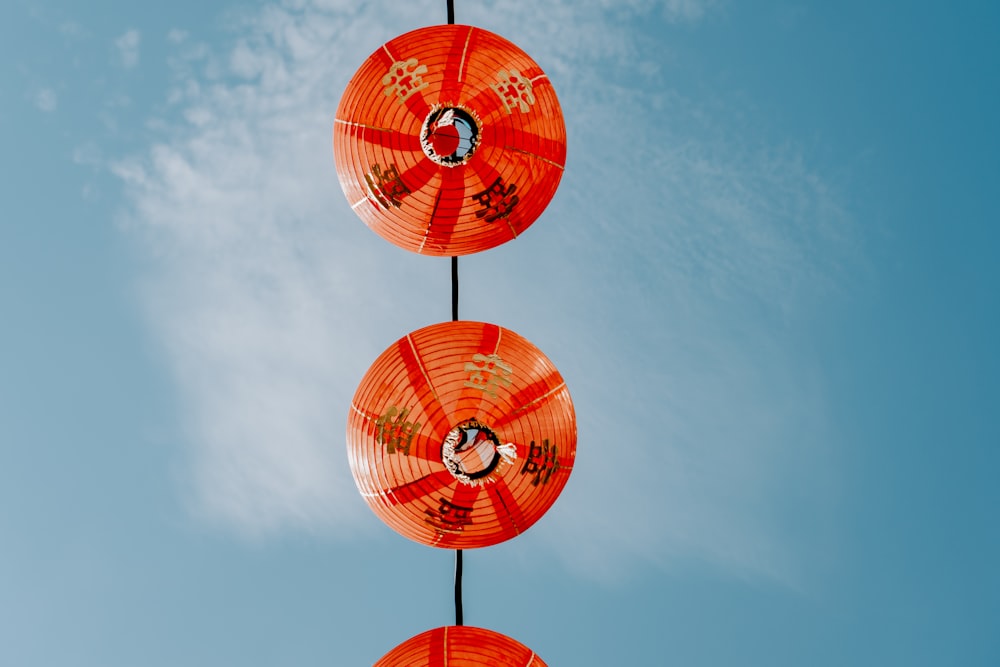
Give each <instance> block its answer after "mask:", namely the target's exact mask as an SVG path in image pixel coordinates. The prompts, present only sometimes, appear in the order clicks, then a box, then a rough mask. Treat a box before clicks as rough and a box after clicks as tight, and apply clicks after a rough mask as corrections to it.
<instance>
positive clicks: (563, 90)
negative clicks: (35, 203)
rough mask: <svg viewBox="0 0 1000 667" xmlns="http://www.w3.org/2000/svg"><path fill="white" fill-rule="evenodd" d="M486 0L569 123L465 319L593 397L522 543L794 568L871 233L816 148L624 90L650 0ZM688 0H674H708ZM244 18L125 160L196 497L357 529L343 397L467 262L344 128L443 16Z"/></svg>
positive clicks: (400, 10) (668, 97) (120, 167)
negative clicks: (750, 135) (352, 180)
mask: <svg viewBox="0 0 1000 667" xmlns="http://www.w3.org/2000/svg"><path fill="white" fill-rule="evenodd" d="M478 4H479V3H477V7H470V8H469V9H468V14H469V15H468V16H460V17H459V19H460V21H462V22H466V23H474V24H478V25H482V26H483V27H485V28H487V29H491V30H494V31H496V32H499V33H500V34H503V35H505V36H507V37H508V38H511V39H512V40H513V41H515V42H517V43H519V45H521V46H522V47H523V48H525V50H527V51H528V52H529V53H530V54H532V55H533V56H534V57H535V59H536V60H538V61H539V62H540V63H541V64H542V66H543V67H545V68H546V69H547V70H548V71H549V73H550V75H551V77H552V78H553V81H554V82H555V83H556V87H557V91H558V92H559V93H560V99H561V101H562V103H563V106H564V109H565V111H566V116H567V123H568V129H569V134H570V142H571V143H570V150H569V165H568V168H567V172H566V175H565V177H564V182H563V185H562V187H561V189H560V191H559V193H558V194H557V196H556V200H555V201H554V202H553V204H552V206H551V207H550V209H549V210H548V211H547V212H546V213H545V215H544V216H543V217H542V218H541V219H540V220H539V222H538V223H536V224H535V226H534V227H532V228H531V229H530V230H529V231H528V232H527V233H526V234H525V235H524V236H523V237H522V238H521V239H519V240H517V241H515V242H514V243H511V244H508V245H506V246H503V247H502V248H498V249H496V250H493V251H490V252H488V253H484V254H482V255H477V256H474V257H470V258H468V259H465V260H463V261H462V266H463V292H462V294H463V304H462V308H463V313H462V314H463V317H467V318H470V319H483V320H489V321H494V322H498V323H500V324H503V325H505V326H509V327H510V328H512V329H514V330H516V331H519V332H520V333H522V334H523V335H525V336H526V337H528V338H529V339H531V340H533V342H535V343H536V344H538V345H539V347H540V348H541V349H542V350H543V351H545V352H546V353H547V354H549V356H551V357H552V359H553V360H554V361H555V362H556V364H557V365H558V366H559V368H560V370H561V371H562V373H563V374H564V376H565V377H566V378H567V380H568V382H569V384H570V388H571V391H572V392H573V395H574V399H575V402H576V405H577V413H578V416H579V419H580V436H581V438H580V449H579V454H578V462H577V467H576V470H575V472H574V474H573V477H572V479H571V481H570V484H569V486H568V487H567V490H566V492H565V495H564V498H563V499H561V500H560V502H559V503H557V505H556V506H555V508H554V509H553V511H552V514H551V516H549V517H546V519H545V520H544V525H545V528H544V530H540V531H538V532H537V534H536V533H535V532H532V533H529V534H531V535H535V537H533V538H532V539H537V540H539V541H542V542H547V543H549V544H550V545H551V548H552V549H553V550H554V551H555V552H557V553H559V554H561V555H562V556H563V557H565V559H566V561H567V562H570V563H572V564H573V565H574V566H576V567H579V568H580V569H581V571H582V572H586V573H590V574H595V573H596V574H598V575H602V576H603V575H609V576H610V575H611V574H613V572H614V571H616V570H619V569H621V567H622V564H623V563H646V564H652V565H653V566H663V567H669V566H671V565H672V564H674V563H677V562H683V561H685V560H707V561H710V562H712V563H715V564H716V565H717V566H719V567H721V568H723V569H726V570H729V571H734V572H738V573H741V574H747V575H754V576H768V577H773V578H776V579H779V580H782V581H786V582H790V581H794V580H795V579H796V576H797V574H796V569H797V567H798V564H799V561H800V560H801V553H800V546H801V545H800V544H799V541H800V540H801V538H800V537H796V536H795V535H794V534H793V533H794V530H793V529H792V528H790V526H792V525H795V526H798V524H797V523H795V521H792V520H790V519H789V518H788V517H787V516H785V514H786V512H785V510H784V509H783V508H784V507H785V503H786V502H787V501H788V499H789V498H790V497H792V496H795V497H796V498H799V500H800V502H798V505H797V506H798V507H800V508H801V511H802V512H806V513H807V514H809V518H810V519H811V520H815V519H816V518H817V517H818V516H819V515H820V514H821V512H822V497H816V496H807V498H806V499H805V500H802V499H801V498H800V497H799V495H801V494H799V495H796V494H798V493H799V491H798V489H799V488H800V486H799V485H800V484H801V483H802V480H810V481H811V482H813V483H814V486H815V487H819V486H821V485H822V484H823V483H825V481H828V477H827V475H828V474H829V473H828V471H825V470H824V469H823V468H824V464H825V462H826V451H825V450H824V446H825V445H827V444H828V443H829V440H830V438H831V437H832V434H831V431H830V426H829V424H827V422H826V414H825V408H824V402H823V394H822V378H821V377H819V376H818V372H817V370H816V369H815V367H814V365H813V364H811V363H810V359H809V357H808V355H807V354H806V353H805V352H803V351H802V350H801V349H800V348H801V345H798V344H797V341H796V338H795V335H794V330H795V328H796V324H798V323H799V320H800V319H802V318H807V317H808V313H809V311H810V306H809V304H810V303H811V302H812V301H813V300H815V299H817V298H823V297H824V296H828V295H830V294H832V293H834V292H835V291H836V289H837V283H838V280H839V278H838V276H839V269H838V266H837V261H838V258H841V259H843V258H845V257H847V256H849V254H850V250H849V247H848V246H849V244H847V243H846V242H845V239H846V238H849V233H848V232H847V231H845V230H846V217H845V216H844V215H843V213H842V212H841V211H840V209H839V207H838V205H837V201H836V197H835V196H834V195H832V194H831V193H830V192H828V187H827V186H826V185H825V184H824V182H823V180H822V179H821V178H820V177H818V176H817V175H816V174H814V173H812V172H811V171H810V169H809V167H808V165H807V160H806V159H804V158H803V157H802V156H801V155H800V154H799V153H798V152H797V151H796V150H794V149H792V148H787V147H785V148H781V147H770V148H768V147H766V144H764V146H765V147H763V148H761V147H760V146H761V145H762V144H761V142H760V141H755V142H753V144H752V145H753V147H751V144H749V143H744V142H741V141H740V140H739V138H738V137H739V133H738V132H735V131H733V130H732V129H730V128H727V126H726V124H725V122H724V121H723V120H718V119H716V120H713V119H712V117H711V116H710V115H706V113H705V112H704V110H703V109H701V108H699V107H698V105H696V104H694V103H692V102H690V101H687V100H684V99H682V98H680V97H679V96H677V95H676V94H673V93H671V92H670V91H669V90H667V89H663V88H657V87H650V86H648V85H634V86H630V85H629V83H628V82H627V81H626V82H624V83H619V84H612V83H611V82H609V80H608V76H607V75H608V68H609V67H610V68H612V69H613V68H614V67H617V66H619V65H625V64H628V63H632V62H634V59H635V58H636V57H640V56H641V55H642V54H641V53H639V52H638V51H637V49H638V48H639V47H638V46H637V45H636V44H635V42H634V40H633V39H632V32H631V25H632V24H631V23H630V22H629V21H630V20H633V19H635V18H636V17H638V18H640V19H641V18H643V17H644V16H646V14H648V13H649V12H650V11H652V4H650V3H633V4H632V5H629V6H627V7H625V8H624V10H623V9H622V8H618V9H615V10H614V11H616V12H621V11H629V12H633V15H632V16H631V18H630V19H629V20H624V19H622V20H619V21H618V22H609V21H608V16H609V14H608V12H609V11H612V10H611V9H609V7H607V6H605V5H606V4H607V3H601V2H596V3H569V2H565V3H549V4H547V5H545V6H544V7H542V6H536V5H528V6H525V5H524V4H523V3H519V4H517V5H515V4H514V3H509V2H502V1H498V2H495V3H492V4H490V5H489V6H488V7H481V8H480V7H478ZM647 5H649V6H647ZM668 5H669V6H668V10H669V11H672V12H674V13H675V14H677V16H675V17H668V18H671V20H673V19H676V18H679V17H681V18H682V16H681V15H682V14H683V15H684V17H686V20H694V19H697V18H698V17H699V16H701V15H702V14H700V13H698V12H702V13H703V12H704V11H705V9H706V8H708V7H710V5H709V4H706V3H686V2H678V3H668ZM675 6H676V7H675ZM671 7H673V9H670V8H671ZM696 9H697V11H696ZM463 10H464V7H463ZM442 13H443V10H442ZM442 18H443V16H442ZM569 19H572V20H569ZM242 21H243V25H244V26H245V27H244V29H243V31H242V33H241V34H242V37H240V38H239V39H238V40H237V41H236V43H234V44H233V45H232V47H231V48H229V49H227V50H226V51H225V52H213V51H211V50H210V49H208V48H206V47H204V46H203V45H201V46H197V47H195V46H194V45H192V44H191V40H190V39H187V40H183V45H181V46H179V47H178V48H179V49H181V48H182V49H183V50H184V53H185V54H187V55H186V56H183V57H182V56H179V57H178V59H177V60H176V61H175V64H176V66H177V67H178V68H179V70H178V71H179V72H183V76H182V78H183V79H184V82H183V83H182V84H179V85H178V87H177V88H176V89H175V90H174V91H172V92H171V94H170V100H171V104H172V106H171V109H172V110H173V111H172V112H171V113H172V114H174V115H171V116H170V117H168V118H163V119H159V120H158V121H157V122H156V123H155V126H156V127H159V128H161V131H162V133H163V134H162V140H160V141H158V142H157V143H156V145H154V146H152V147H151V149H150V150H149V152H148V154H146V155H141V156H136V157H133V158H129V159H123V160H120V161H118V162H117V163H116V167H115V169H116V172H117V173H118V174H119V175H120V176H121V178H122V179H123V180H124V182H125V183H126V186H127V190H128V192H129V193H130V196H131V206H130V210H129V212H128V215H127V218H126V229H127V230H128V232H129V233H130V234H131V235H132V237H133V238H135V239H136V240H137V242H138V243H139V244H140V247H141V248H142V250H143V252H144V253H146V257H147V258H148V262H149V266H150V267H151V268H150V273H149V275H148V276H147V277H146V278H145V281H144V288H143V292H142V293H143V295H144V306H145V308H146V309H147V312H148V315H149V321H150V324H151V327H152V330H153V332H154V333H155V335H156V336H157V337H158V339H159V340H160V341H161V343H162V345H163V349H164V351H165V353H166V355H167V357H168V359H169V361H170V366H171V368H172V369H173V372H174V375H175V378H176V382H177V386H178V388H179V392H180V396H181V401H182V406H183V415H182V416H183V420H184V424H185V427H186V429H187V432H188V434H189V436H190V441H191V443H192V447H191V459H192V464H191V465H192V471H193V472H192V475H191V489H190V490H191V498H192V506H193V508H195V510H196V511H198V512H199V513H204V514H205V515H206V516H208V517H210V518H211V519H212V520H216V521H220V522H222V523H223V524H225V525H230V526H236V527H237V528H238V529H239V530H241V531H244V532H246V533H249V534H254V535H267V534H271V533H274V532H280V531H284V530H309V531H327V530H330V529H332V528H338V529H342V528H344V527H350V528H352V529H356V530H364V527H365V526H366V525H368V524H370V522H374V521H375V519H374V518H373V517H372V516H371V515H370V513H369V512H368V511H367V509H365V508H364V506H363V504H362V503H361V501H360V499H359V498H358V497H357V494H356V492H355V489H354V485H353V482H352V480H351V479H350V473H349V471H348V469H347V462H346V456H345V451H344V444H343V441H344V436H343V433H344V422H345V416H346V406H347V405H348V402H349V400H350V396H351V395H352V394H353V391H354V388H355V386H356V384H357V382H358V380H359V379H360V377H361V375H362V374H363V372H364V370H365V369H366V368H367V366H368V364H369V363H370V362H371V361H372V360H374V358H375V357H376V356H377V354H378V353H379V352H381V350H382V349H383V348H384V347H385V346H387V345H388V344H389V343H391V342H392V341H393V340H395V339H396V338H398V337H399V336H401V335H402V334H404V333H406V332H407V331H409V330H412V329H415V328H417V327H420V326H423V325H426V324H429V323H432V322H436V321H441V320H444V319H447V318H448V293H447V289H448V288H447V266H446V263H442V261H438V260H434V259H429V258H424V257H416V256H412V255H409V254H407V253H405V252H403V251H401V250H398V249H396V248H395V247H393V246H390V245H388V244H386V243H385V242H384V241H382V240H381V239H379V238H377V237H376V236H375V235H374V234H371V232H369V231H368V230H367V229H366V228H365V227H364V225H363V224H362V223H361V222H360V221H359V220H357V219H356V218H355V216H354V215H353V213H352V212H351V211H350V209H349V207H348V205H347V203H346V202H345V201H344V200H343V196H342V194H341V193H340V189H339V186H338V185H337V181H336V176H335V171H334V165H333V159H332V155H331V150H330V132H331V125H332V120H333V114H334V111H335V109H336V107H337V103H338V101H339V95H340V93H341V92H342V91H343V88H344V86H345V85H346V83H347V81H348V79H349V78H350V76H351V75H352V74H353V72H354V70H355V69H356V67H357V66H358V65H359V64H360V63H361V61H362V60H363V59H364V58H365V57H367V55H368V54H369V53H370V52H372V51H373V50H375V48H377V46H378V45H379V44H381V43H382V42H384V41H385V40H387V39H389V38H391V37H393V36H395V35H396V34H399V33H402V32H405V31H407V30H410V29H413V28H415V27H418V26H421V25H426V24H427V23H428V20H427V8H426V7H424V6H422V5H419V3H383V2H377V3H367V4H365V5H362V6H358V5H357V3H347V2H337V1H327V2H311V3H310V2H295V3H292V2H289V3H286V4H280V5H270V6H266V7H264V8H263V9H262V10H260V12H259V13H255V14H251V15H246V16H243V17H242ZM556 24H558V25H559V26H560V29H559V31H558V34H559V36H560V38H559V40H553V39H551V35H552V34H556V33H554V32H552V28H553V27H554V26H555V25H556ZM582 46H586V48H585V49H582V50H581V47H582ZM647 74H650V72H647ZM640 83H641V82H640ZM664 117H670V118H674V119H677V120H678V121H680V122H677V123H674V124H670V125H668V124H665V123H663V122H662V118H664ZM680 127H683V128H684V129H683V131H681V130H680V129H678V128H680ZM540 284H543V285H545V289H544V290H540V289H538V285H540ZM790 521H791V523H790ZM807 523H808V522H807ZM813 523H815V521H813Z"/></svg>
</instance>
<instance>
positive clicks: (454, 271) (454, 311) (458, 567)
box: [447, 0, 463, 625]
mask: <svg viewBox="0 0 1000 667" xmlns="http://www.w3.org/2000/svg"><path fill="white" fill-rule="evenodd" d="M447 1H448V25H454V24H455V0H447ZM451 321H452V322H456V321H458V257H452V258H451ZM462 616H463V614H462V550H461V549H456V550H455V625H463V621H462Z"/></svg>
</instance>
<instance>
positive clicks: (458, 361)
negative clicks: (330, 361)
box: [347, 321, 576, 549]
mask: <svg viewBox="0 0 1000 667" xmlns="http://www.w3.org/2000/svg"><path fill="white" fill-rule="evenodd" d="M347 445H348V457H349V459H350V464H351V471H352V472H353V474H354V480H355V482H356V483H357V485H358V489H359V490H360V491H361V495H362V496H363V497H364V498H365V500H366V501H367V502H368V504H369V505H370V506H371V508H372V509H373V510H374V511H375V513H376V514H377V515H378V516H379V517H380V518H381V519H382V520H383V521H385V522H386V523H387V524H388V525H389V526H391V527H392V528H393V529H395V530H396V531H398V532H399V533H401V534H402V535H404V536H406V537H408V538H410V539H412V540H415V541H417V542H420V543H422V544H427V545H431V546H437V547H446V548H452V549H469V548H475V547H484V546H489V545H492V544H497V543H499V542H502V541H504V540H507V539H510V538H512V537H515V536H516V535H518V534H520V533H522V532H524V531H525V530H527V529H528V528H529V527H530V526H531V525H532V524H534V523H535V522H536V521H537V520H538V519H539V518H540V517H541V516H542V515H543V514H544V513H545V512H546V510H548V508H549V507H551V506H552V503H554V502H555V500H556V497H557V496H558V495H559V493H560V491H562V488H563V487H564V486H565V484H566V481H567V480H568V479H569V475H570V472H571V471H572V469H573V461H574V457H575V456H576V415H575V413H574V411H573V402H572V400H571V399H570V395H569V390H568V389H567V388H566V383H565V382H564V381H563V379H562V377H561V376H560V375H559V372H558V371H557V370H556V368H555V366H553V365H552V362H550V361H549V360H548V359H547V358H546V357H545V355H543V354H542V353H541V352H540V351H539V350H538V348H536V347H535V346H534V345H532V344H531V343H529V342H528V341H527V340H525V339H524V338H522V337H521V336H519V335H517V334H516V333H514V332H513V331H510V330H508V329H504V328H501V327H499V326H497V325H495V324H484V323H481V322H464V321H460V322H446V323H442V324H435V325H432V326H429V327H426V328H423V329H420V330H418V331H415V332H413V333H411V334H409V335H407V336H405V337H403V338H401V339H400V340H399V341H397V342H396V343H395V344H394V345H392V346H391V347H390V348H389V349H387V350H386V351H385V352H383V353H382V355H381V356H380V357H379V358H378V359H377V360H376V361H375V363H373V364H372V366H371V368H369V369H368V372H367V373H366V374H365V376H364V378H363V379H362V380H361V385H360V386H359V387H358V390H357V392H356V393H355V395H354V400H353V401H352V403H351V411H350V414H349V416H348V421H347Z"/></svg>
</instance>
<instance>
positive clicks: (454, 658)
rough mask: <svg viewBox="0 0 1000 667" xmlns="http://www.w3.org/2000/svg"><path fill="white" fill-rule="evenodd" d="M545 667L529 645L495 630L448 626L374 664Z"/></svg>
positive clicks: (384, 666)
mask: <svg viewBox="0 0 1000 667" xmlns="http://www.w3.org/2000/svg"><path fill="white" fill-rule="evenodd" d="M414 665H419V666H420V667H546V665H545V663H544V662H543V661H542V659H541V658H539V657H538V656H537V655H535V652H534V651H532V650H531V649H530V648H528V647H527V646H525V645H524V644H521V643H520V642H518V641H515V640H513V639H511V638H510V637H507V636H505V635H502V634H500V633H499V632H493V631H492V630H483V629H481V628H474V627H471V626H468V625H451V626H448V627H444V628H435V629H434V630H428V631H427V632H423V633H421V634H419V635H417V636H415V637H411V638H410V639H408V640H406V641H405V642H403V643H402V644H400V645H399V646H397V647H396V648H394V649H392V650H391V651H389V652H388V653H387V654H385V656H383V657H382V659H380V660H379V661H378V662H376V663H375V665H374V667H413V666H414Z"/></svg>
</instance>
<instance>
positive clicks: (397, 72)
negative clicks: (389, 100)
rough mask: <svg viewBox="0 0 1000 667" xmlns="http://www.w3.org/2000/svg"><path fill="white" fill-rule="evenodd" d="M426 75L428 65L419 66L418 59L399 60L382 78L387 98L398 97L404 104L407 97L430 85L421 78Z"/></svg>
mask: <svg viewBox="0 0 1000 667" xmlns="http://www.w3.org/2000/svg"><path fill="white" fill-rule="evenodd" d="M424 74H427V65H420V64H418V63H417V59H416V58H410V59H409V60H397V61H396V62H394V63H393V64H392V67H390V68H389V72H388V73H387V74H386V75H385V76H383V77H382V85H383V86H385V94H386V96H387V97H388V96H391V95H396V96H398V97H399V103H400V104H402V103H403V101H404V100H406V98H407V97H409V96H410V95H412V94H413V93H415V92H417V91H418V90H421V89H423V88H426V87H427V86H429V85H430V84H429V83H427V82H425V81H424V80H423V78H421V76H422V75H424Z"/></svg>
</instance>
